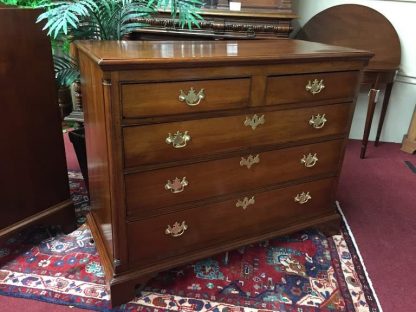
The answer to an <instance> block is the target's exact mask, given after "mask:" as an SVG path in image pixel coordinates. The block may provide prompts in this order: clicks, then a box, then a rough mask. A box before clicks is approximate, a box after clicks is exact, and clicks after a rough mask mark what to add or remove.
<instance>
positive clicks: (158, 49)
mask: <svg viewBox="0 0 416 312" xmlns="http://www.w3.org/2000/svg"><path fill="white" fill-rule="evenodd" d="M75 44H76V46H77V47H78V48H79V49H80V50H81V51H83V52H84V53H86V54H87V55H88V56H89V57H90V58H91V59H92V60H94V61H95V62H96V63H97V64H99V65H100V66H103V67H105V66H111V65H114V66H115V65H127V64H128V65H156V64H165V65H167V64H169V65H174V64H177V65H180V64H183V65H185V64H194V63H207V62H215V63H234V62H238V63H253V62H257V63H259V64H260V63H264V62H274V63H279V62H282V63H283V62H287V61H288V60H292V61H294V60H302V59H304V60H308V59H309V60H311V59H325V58H337V59H339V58H361V59H369V58H370V57H372V56H373V53H371V52H369V51H363V50H356V49H351V48H345V47H338V46H331V45H326V44H321V43H316V42H308V41H302V40H293V39H275V40H273V39H272V40H206V41H195V40H194V41H92V40H90V41H77V42H76V43H75Z"/></svg>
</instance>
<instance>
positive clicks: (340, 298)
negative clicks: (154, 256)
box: [0, 173, 381, 312]
mask: <svg viewBox="0 0 416 312" xmlns="http://www.w3.org/2000/svg"><path fill="white" fill-rule="evenodd" d="M70 186H71V192H72V198H73V200H74V202H75V204H76V209H77V214H78V216H79V221H80V222H81V223H82V222H83V221H84V219H83V215H85V212H86V211H88V197H87V195H86V191H85V186H84V185H83V181H82V178H81V176H80V175H79V174H77V173H70ZM103 276H104V273H103V270H102V268H101V265H100V259H99V257H98V255H97V252H96V249H95V246H94V245H93V244H92V243H91V233H90V231H89V229H88V227H87V226H86V225H81V226H80V227H79V228H78V229H77V230H76V231H74V232H73V233H71V234H69V235H63V234H59V233H58V234H57V233H53V232H51V229H39V228H37V229H31V230H28V231H26V232H24V233H20V234H18V235H16V236H15V237H12V238H11V239H9V240H8V241H7V243H6V245H4V246H1V247H0V294H2V295H8V296H15V297H24V298H32V299H36V300H42V301H47V302H53V303H57V304H63V305H70V306H76V307H80V308H86V309H91V310H97V311H158V312H159V311H201V312H202V311H213V312H237V311H239V312H254V311H258V312H266V311H278V312H283V311H285V312H312V311H313V312H332V311H348V312H353V311H354V312H364V311H369V312H378V311H381V309H380V308H379V305H378V301H377V298H376V297H375V295H374V293H373V291H372V287H371V286H370V284H369V282H368V278H367V274H366V272H365V268H364V266H363V264H362V262H361V261H360V256H359V254H357V250H356V248H355V245H354V242H353V238H352V237H351V236H350V234H349V230H348V229H347V228H346V227H345V228H344V229H343V231H342V234H340V235H335V236H332V237H331V238H325V236H323V235H322V234H321V233H319V232H317V231H314V230H309V231H303V232H300V233H296V234H293V235H290V236H285V237H279V238H276V239H273V240H269V241H264V242H262V243H258V244H253V245H249V246H245V247H244V248H240V249H238V250H234V251H232V252H230V253H229V254H228V257H227V258H226V257H225V255H224V254H222V255H218V256H215V257H211V258H207V259H204V260H201V261H197V262H194V263H192V264H189V265H186V266H184V267H180V268H176V269H174V270H171V271H168V272H164V273H161V274H159V276H157V277H156V278H155V279H153V280H152V281H150V282H149V283H148V285H147V287H146V288H145V291H144V292H143V293H142V296H141V297H137V298H135V299H134V300H133V301H131V302H129V303H127V304H126V305H122V306H120V307H118V308H116V309H113V310H111V309H110V308H109V293H108V291H107V289H106V287H105V285H104V278H103Z"/></svg>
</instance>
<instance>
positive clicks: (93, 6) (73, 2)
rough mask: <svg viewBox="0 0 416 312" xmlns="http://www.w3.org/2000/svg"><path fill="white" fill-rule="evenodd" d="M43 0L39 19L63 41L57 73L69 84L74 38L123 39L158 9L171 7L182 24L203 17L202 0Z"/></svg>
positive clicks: (58, 47) (57, 53)
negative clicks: (43, 10) (70, 47)
mask: <svg viewBox="0 0 416 312" xmlns="http://www.w3.org/2000/svg"><path fill="white" fill-rule="evenodd" d="M8 1H17V0H8ZM26 1H28V0H26ZM32 1H34V0H32ZM37 1H38V2H39V0H37ZM43 1H44V3H43V4H41V5H38V7H42V8H44V9H46V11H45V12H44V13H43V14H41V15H40V16H39V18H38V22H40V21H43V20H46V24H45V26H44V29H45V30H47V31H48V35H50V36H51V37H52V38H53V39H54V40H55V41H56V42H58V43H60V44H55V45H54V47H55V49H54V55H55V72H56V78H57V81H58V83H59V84H60V85H66V86H70V85H72V83H73V82H75V81H77V80H78V79H79V72H78V68H77V64H76V61H75V60H73V59H72V58H71V57H70V56H69V53H68V52H69V48H68V47H69V46H70V43H71V42H72V41H74V40H82V39H92V40H121V39H124V38H125V37H126V36H127V35H128V34H130V33H131V32H132V31H134V30H135V29H137V28H140V27H144V26H146V25H145V24H143V23H139V22H137V20H138V19H141V18H149V17H152V16H154V15H155V14H157V12H158V11H159V10H170V12H171V17H172V19H175V20H179V24H180V26H181V27H189V28H192V27H193V26H197V27H198V26H199V21H200V20H201V19H202V17H201V16H200V15H199V14H198V10H199V8H200V6H201V5H202V4H203V3H202V2H201V1H200V0H79V1H78V0H66V1H50V0H43Z"/></svg>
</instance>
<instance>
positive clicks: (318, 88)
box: [266, 71, 359, 105]
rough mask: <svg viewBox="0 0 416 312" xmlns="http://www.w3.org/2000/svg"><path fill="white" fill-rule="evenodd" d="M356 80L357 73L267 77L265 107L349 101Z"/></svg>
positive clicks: (356, 82)
mask: <svg viewBox="0 0 416 312" xmlns="http://www.w3.org/2000/svg"><path fill="white" fill-rule="evenodd" d="M358 78H359V72H358V71H350V72H335V73H319V74H307V75H290V76H274V77H269V78H268V79H267V91H266V105H276V104H289V103H296V102H305V101H318V100H326V99H342V100H344V101H351V100H352V99H353V98H354V95H355V91H356V88H357V84H358Z"/></svg>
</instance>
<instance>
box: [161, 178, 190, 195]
mask: <svg viewBox="0 0 416 312" xmlns="http://www.w3.org/2000/svg"><path fill="white" fill-rule="evenodd" d="M188 184H189V182H188V180H186V177H183V178H182V180H181V179H179V178H178V177H176V178H175V179H174V180H173V181H171V180H168V181H167V182H166V184H165V190H167V191H171V192H172V193H174V194H176V193H181V192H183V190H184V189H185V186H187V185H188Z"/></svg>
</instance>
